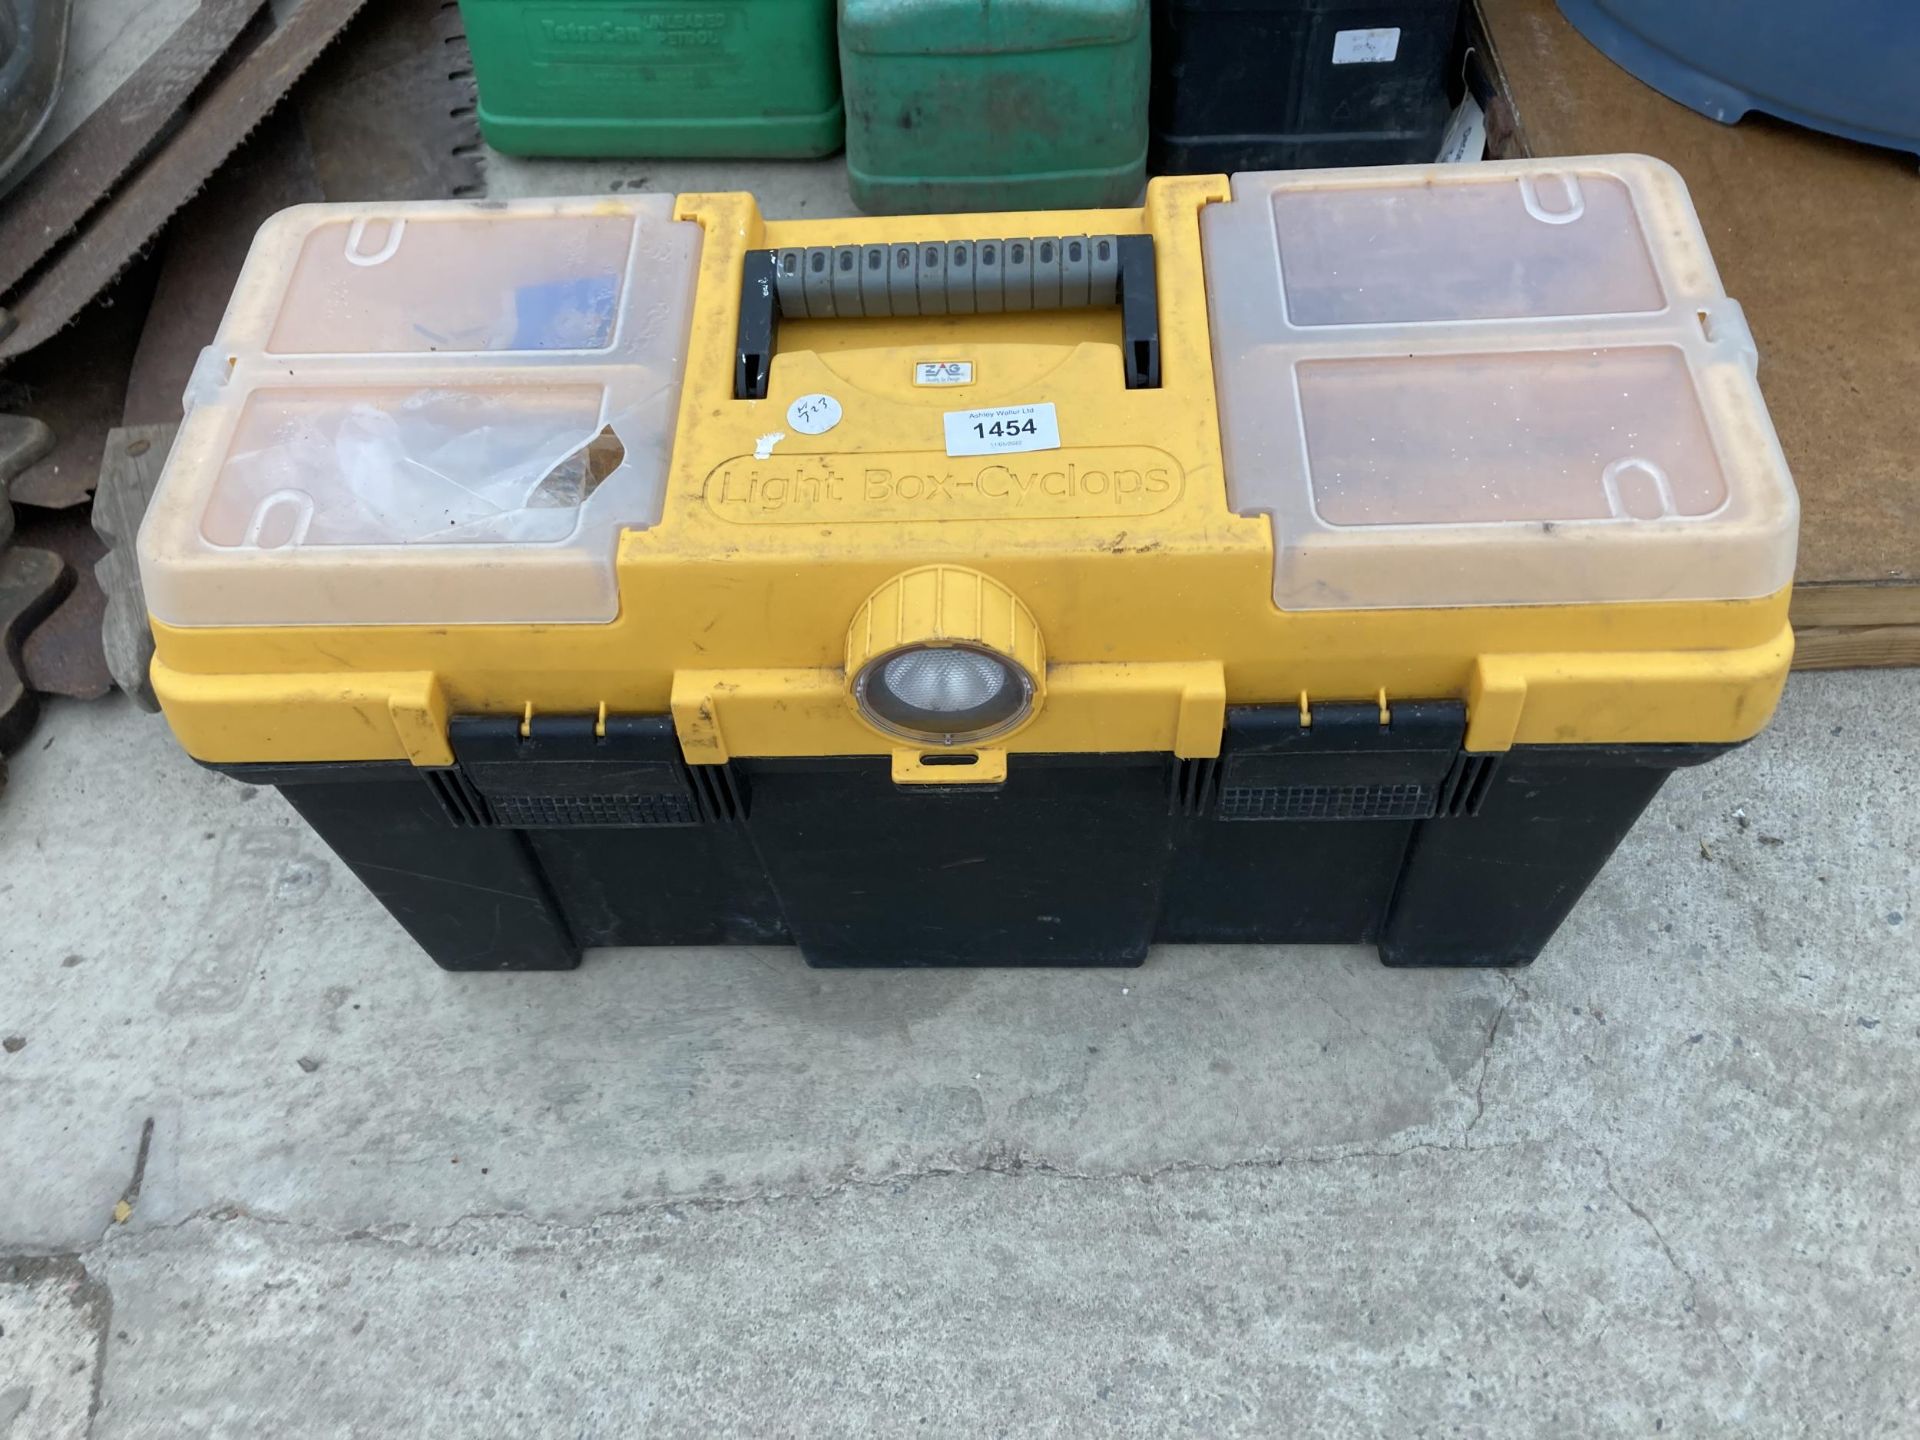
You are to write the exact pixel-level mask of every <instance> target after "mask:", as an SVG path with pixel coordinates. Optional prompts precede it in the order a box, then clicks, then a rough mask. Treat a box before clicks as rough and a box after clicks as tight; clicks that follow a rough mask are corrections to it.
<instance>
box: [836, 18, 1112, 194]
mask: <svg viewBox="0 0 1920 1440" xmlns="http://www.w3.org/2000/svg"><path fill="white" fill-rule="evenodd" d="M1147 10H1148V0H840V73H841V78H842V83H843V84H844V86H845V89H846V104H847V170H848V178H849V180H850V182H851V185H852V190H853V200H854V203H855V204H856V205H858V206H859V207H860V208H861V209H863V210H869V211H875V212H881V213H889V214H903V213H907V212H912V211H923V212H924V211H961V210H1068V209H1079V208H1083V207H1099V206H1113V205H1127V204H1131V203H1132V202H1133V200H1134V198H1135V197H1136V196H1137V195H1138V194H1139V192H1140V187H1141V186H1142V185H1143V184H1144V183H1145V181H1146V157H1147V82H1148V72H1149V65H1148V21H1147Z"/></svg>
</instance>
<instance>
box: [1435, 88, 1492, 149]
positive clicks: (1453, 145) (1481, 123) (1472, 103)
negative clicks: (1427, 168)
mask: <svg viewBox="0 0 1920 1440" xmlns="http://www.w3.org/2000/svg"><path fill="white" fill-rule="evenodd" d="M1486 153H1487V112H1486V111H1484V110H1482V109H1481V108H1480V102H1479V101H1478V100H1476V99H1474V98H1473V96H1471V95H1469V96H1467V97H1466V98H1465V99H1463V100H1462V101H1461V102H1460V104H1459V106H1458V107H1457V108H1456V109H1455V110H1454V112H1453V118H1452V119H1451V120H1449V121H1447V133H1446V134H1445V135H1443V136H1441V137H1440V163H1441V164H1442V165H1471V164H1473V163H1474V162H1476V161H1478V160H1482V159H1484V158H1485V157H1486Z"/></svg>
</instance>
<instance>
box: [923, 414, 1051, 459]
mask: <svg viewBox="0 0 1920 1440" xmlns="http://www.w3.org/2000/svg"><path fill="white" fill-rule="evenodd" d="M1059 448H1060V420H1059V417H1058V416H1056V415H1055V414H1054V411H1053V403H1052V402H1051V401H1049V402H1047V403H1046V404H1044V405H1002V406H1000V407H999V408H998V409H994V410H949V411H947V454H949V455H1011V454H1014V453H1015V452H1017V451H1021V450H1058V449H1059Z"/></svg>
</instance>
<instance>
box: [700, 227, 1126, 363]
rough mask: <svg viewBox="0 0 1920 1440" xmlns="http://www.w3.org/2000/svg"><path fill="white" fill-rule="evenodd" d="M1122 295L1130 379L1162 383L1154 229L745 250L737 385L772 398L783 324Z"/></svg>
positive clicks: (1098, 300) (1067, 303) (1056, 305)
mask: <svg viewBox="0 0 1920 1440" xmlns="http://www.w3.org/2000/svg"><path fill="white" fill-rule="evenodd" d="M1107 305H1118V306H1119V307H1120V311H1121V325H1122V329H1123V332H1124V343H1123V345H1122V355H1123V361H1122V363H1123V369H1124V373H1125V379H1126V384H1127V388H1129V389H1143V388H1147V389H1150V388H1154V387H1157V386H1158V385H1159V384H1160V313H1159V310H1160V307H1159V291H1158V287H1157V284H1156V281H1155V277H1154V249H1153V238H1152V237H1151V236H1148V235H1040V236H1031V237H1027V236H1016V237H1013V238H1007V239H984V240H898V241H892V242H890V243H887V244H870V245H809V246H804V247H796V248H790V249H782V250H753V251H749V252H748V253H747V257H746V263H745V266H744V268H743V270H742V272H741V285H740V319H739V343H738V346H737V351H738V353H737V355H736V365H735V371H734V387H733V393H734V396H735V398H737V399H741V400H758V399H764V398H765V397H766V393H767V381H768V376H769V372H770V371H771V369H772V365H773V351H774V342H775V338H776V336H777V334H778V330H779V322H780V321H781V320H782V319H787V320H829V319H836V320H837V319H866V318H874V317H884V316H923V315H997V314H1002V313H1005V312H1008V311H1027V310H1077V309H1088V308H1091V307H1095V306H1107Z"/></svg>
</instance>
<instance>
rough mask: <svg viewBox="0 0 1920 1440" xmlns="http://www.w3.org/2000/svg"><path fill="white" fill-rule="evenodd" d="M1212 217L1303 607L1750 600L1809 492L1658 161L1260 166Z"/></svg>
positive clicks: (1269, 481)
mask: <svg viewBox="0 0 1920 1440" xmlns="http://www.w3.org/2000/svg"><path fill="white" fill-rule="evenodd" d="M1232 196H1233V198H1232V200H1231V201H1230V202H1228V203H1226V204H1220V205H1210V206H1208V207H1207V208H1206V210H1204V211H1203V212H1202V215H1201V228H1202V235H1203V240H1204V246H1205V260H1206V274H1207V290H1208V301H1209V308H1210V313H1211V319H1212V331H1213V348H1214V370H1215V380H1216V384H1217V386H1218V390H1219V396H1220V419H1221V437H1222V442H1223V446H1224V452H1225V462H1226V478H1227V493H1228V500H1229V503H1230V504H1231V506H1232V507H1233V509H1234V510H1235V511H1237V512H1238V513H1240V514H1244V515H1267V516H1270V517H1271V520H1272V524H1273V537H1274V551H1275V569H1274V601H1275V603H1276V604H1278V605H1279V606H1281V607H1282V608H1285V609H1296V610H1302V609H1372V608H1388V607H1391V608H1406V607H1422V606H1458V605H1529V604H1549V603H1568V602H1606V601H1611V602H1621V601H1651V600H1712V599H1743V598H1749V597H1754V596H1760V595H1767V594H1771V593H1773V592H1775V591H1777V590H1779V589H1780V588H1782V587H1783V586H1785V585H1787V584H1788V583H1789V582H1790V581H1791V579H1792V576H1793V562H1794V548H1795V542H1796V538H1797V531H1798V519H1799V509H1798V502H1797V500H1796V498H1795V495H1794V489H1793V482H1792V479H1791V477H1790V476H1789V475H1788V473H1787V467H1786V462H1785V460H1784V458H1783V457H1782V455H1781V453H1780V446H1779V442H1778V440H1777V439H1776V438H1775V436H1774V432H1773V425H1772V422H1771V421H1770V420H1769V419H1768V416H1767V411H1766V406H1765V404H1764V402H1763V401H1762V400H1761V397H1760V391H1759V387H1758V385H1757V384H1756V382H1755V368H1756V363H1757V356H1756V353H1755V350H1754V348H1753V343H1752V340H1751V338H1750V337H1749V335H1748V332H1747V328H1746V324H1745V322H1744V320H1743V319H1742V317H1741V314H1740V309H1739V307H1738V306H1737V305H1735V304H1734V303H1733V302H1732V301H1731V300H1729V299H1728V298H1727V297H1726V294H1725V292H1724V291H1723V290H1722V289H1721V286H1720V279H1719V275H1718V274H1717V272H1716V271H1715V269H1714V265H1713V260H1712V258H1711V256H1710V255H1709V254H1708V252H1707V247H1706V241H1705V238H1704V236H1703V235H1702V234H1701V230H1700V224H1699V221H1698V220H1697V218H1696V217H1695V215H1694V211H1693V206H1692V203H1691V202H1690V200H1689V199H1688V197H1687V192H1686V187H1685V186H1684V185H1683V184H1682V183H1681V181H1680V178H1679V176H1678V175H1677V174H1675V172H1674V171H1673V170H1672V169H1671V168H1670V167H1668V166H1667V165H1665V164H1662V163H1661V162H1659V161H1656V160H1650V159H1647V158H1645V157H1642V156H1610V157H1600V158H1588V159H1555V160H1541V161H1515V162H1503V163H1493V164H1483V165H1458V166H1407V167H1396V168H1381V169H1361V170H1337V171H1293V172H1283V173H1271V174H1251V175H1237V176H1235V177H1234V178H1233V182H1232Z"/></svg>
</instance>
